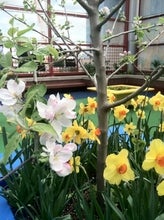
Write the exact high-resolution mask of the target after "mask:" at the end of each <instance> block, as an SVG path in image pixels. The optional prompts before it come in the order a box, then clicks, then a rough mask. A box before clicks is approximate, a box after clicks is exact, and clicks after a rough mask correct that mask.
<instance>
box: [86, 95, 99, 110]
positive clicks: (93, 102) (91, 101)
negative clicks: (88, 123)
mask: <svg viewBox="0 0 164 220" xmlns="http://www.w3.org/2000/svg"><path fill="white" fill-rule="evenodd" d="M87 100H88V104H87V106H88V113H89V114H95V110H96V108H97V102H96V100H95V98H91V97H88V98H87Z"/></svg>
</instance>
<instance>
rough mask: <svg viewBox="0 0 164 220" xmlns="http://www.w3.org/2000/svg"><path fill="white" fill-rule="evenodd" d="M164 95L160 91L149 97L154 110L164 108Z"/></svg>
mask: <svg viewBox="0 0 164 220" xmlns="http://www.w3.org/2000/svg"><path fill="white" fill-rule="evenodd" d="M163 100H164V96H163V95H162V94H161V92H158V93H157V94H156V95H155V96H153V97H152V98H150V99H149V103H150V104H151V105H152V106H153V109H154V111H158V110H159V111H161V110H162V109H164V101H163Z"/></svg>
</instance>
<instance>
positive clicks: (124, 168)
mask: <svg viewBox="0 0 164 220" xmlns="http://www.w3.org/2000/svg"><path fill="white" fill-rule="evenodd" d="M117 171H118V173H120V174H124V173H126V171H127V165H126V164H122V165H121V166H119V167H118V170H117Z"/></svg>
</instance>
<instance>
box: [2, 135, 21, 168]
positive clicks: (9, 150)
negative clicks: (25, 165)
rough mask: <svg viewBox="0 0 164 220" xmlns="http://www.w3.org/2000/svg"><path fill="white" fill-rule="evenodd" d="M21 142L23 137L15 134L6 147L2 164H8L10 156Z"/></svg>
mask: <svg viewBox="0 0 164 220" xmlns="http://www.w3.org/2000/svg"><path fill="white" fill-rule="evenodd" d="M20 141H21V135H20V134H18V133H14V134H13V135H12V136H11V137H10V138H9V139H8V143H7V145H6V146H5V151H4V156H3V158H2V160H1V163H4V164H6V163H7V161H8V158H9V157H10V155H11V154H12V153H13V152H14V151H15V150H16V149H17V148H18V146H19V143H20Z"/></svg>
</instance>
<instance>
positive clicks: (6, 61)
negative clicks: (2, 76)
mask: <svg viewBox="0 0 164 220" xmlns="http://www.w3.org/2000/svg"><path fill="white" fill-rule="evenodd" d="M0 65H1V66H3V67H11V66H12V54H11V53H10V52H8V53H6V54H4V55H3V56H1V57H0Z"/></svg>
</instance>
